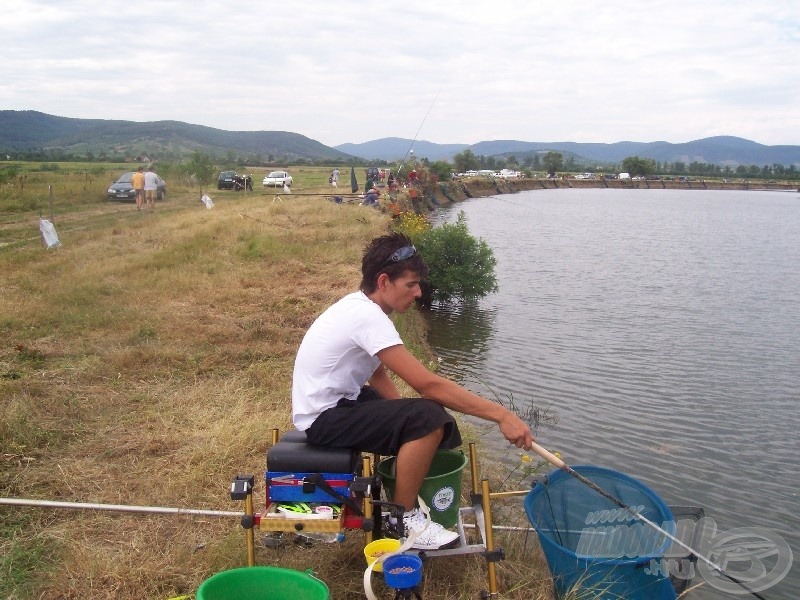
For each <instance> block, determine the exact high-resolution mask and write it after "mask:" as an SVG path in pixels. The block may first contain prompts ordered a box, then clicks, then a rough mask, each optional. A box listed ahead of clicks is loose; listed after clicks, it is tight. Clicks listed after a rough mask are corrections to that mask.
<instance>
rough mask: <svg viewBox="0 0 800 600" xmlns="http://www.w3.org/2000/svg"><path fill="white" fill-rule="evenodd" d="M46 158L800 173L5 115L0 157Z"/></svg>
mask: <svg viewBox="0 0 800 600" xmlns="http://www.w3.org/2000/svg"><path fill="white" fill-rule="evenodd" d="M37 150H42V153H43V155H46V157H48V158H50V159H52V158H53V157H54V155H55V157H57V155H58V153H59V152H61V153H64V154H76V155H87V154H89V153H91V154H93V155H100V156H102V155H103V154H106V155H110V156H114V157H128V158H130V157H134V156H138V155H143V154H151V155H155V156H157V157H161V158H177V157H182V156H185V155H187V154H190V153H192V152H194V151H200V152H205V153H208V154H211V155H212V156H216V157H230V156H231V155H234V156H239V157H242V156H244V157H245V158H248V159H250V158H252V159H254V160H256V161H269V162H272V161H279V162H291V161H296V160H301V159H302V160H312V161H320V162H322V161H328V162H331V163H333V162H339V163H341V162H356V161H358V160H359V159H360V160H361V161H367V162H368V161H395V160H404V159H407V158H408V156H410V155H411V154H412V152H413V156H414V157H416V158H428V159H429V160H451V159H452V158H453V156H455V155H456V154H458V153H459V152H464V151H465V150H470V151H471V152H472V153H473V154H475V155H476V156H487V157H488V156H497V157H507V156H510V155H514V156H516V158H517V159H518V160H519V161H522V160H524V159H525V158H526V157H527V156H529V155H533V154H540V155H541V154H544V153H546V152H549V151H555V152H561V153H563V154H565V155H567V156H568V157H573V158H574V159H575V162H576V163H580V164H585V165H587V166H588V165H591V164H592V163H593V162H595V163H597V164H598V165H600V164H611V163H620V162H622V160H624V159H625V158H627V157H629V156H640V157H642V158H650V159H653V160H655V161H657V162H670V163H673V162H683V163H686V164H690V163H692V162H700V163H709V164H718V165H722V166H732V167H733V166H738V165H758V166H764V165H770V166H771V165H774V164H780V165H784V166H790V165H794V166H796V167H800V146H790V145H776V146H767V145H764V144H759V143H757V142H754V141H752V140H747V139H744V138H740V137H736V136H714V137H708V138H702V139H698V140H692V141H689V142H683V143H671V142H666V141H653V142H633V141H619V142H614V143H599V142H525V141H520V140H486V141H481V142H477V143H475V144H439V143H435V142H429V141H426V140H411V139H405V138H399V137H386V138H380V139H376V140H371V141H368V142H363V143H358V144H356V143H345V144H339V145H337V146H333V147H331V146H326V145H324V144H322V143H321V142H319V141H317V140H314V139H311V138H308V137H306V136H303V135H301V134H298V133H292V132H288V131H227V130H223V129H216V128H213V127H207V126H205V125H193V124H190V123H185V122H183V121H171V120H165V121H144V122H138V121H126V120H106V119H77V118H72V117H60V116H55V115H48V114H46V113H41V112H38V111H33V110H25V111H15V110H0V151H3V152H5V153H6V154H9V155H11V154H13V153H15V152H31V151H37Z"/></svg>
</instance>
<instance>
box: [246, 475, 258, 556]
mask: <svg viewBox="0 0 800 600" xmlns="http://www.w3.org/2000/svg"><path fill="white" fill-rule="evenodd" d="M244 513H245V515H247V517H249V519H250V523H251V526H250V527H248V528H247V529H246V530H245V532H246V536H247V537H246V542H247V566H248V567H253V566H255V564H256V545H255V532H254V531H253V527H252V518H253V488H252V487H251V488H250V490H249V491H248V493H247V498H245V501H244Z"/></svg>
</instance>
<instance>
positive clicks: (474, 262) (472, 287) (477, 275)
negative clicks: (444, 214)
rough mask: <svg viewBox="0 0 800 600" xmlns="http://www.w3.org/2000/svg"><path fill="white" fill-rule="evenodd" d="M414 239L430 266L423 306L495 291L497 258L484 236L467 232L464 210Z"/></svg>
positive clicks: (424, 290)
mask: <svg viewBox="0 0 800 600" xmlns="http://www.w3.org/2000/svg"><path fill="white" fill-rule="evenodd" d="M414 243H415V244H416V246H417V249H418V250H419V252H420V254H421V255H422V257H423V258H424V259H425V262H426V263H427V264H428V268H429V269H430V273H429V276H428V281H427V282H426V285H425V286H423V292H424V293H423V297H422V298H421V299H420V303H421V304H422V305H423V306H430V305H431V304H433V303H440V304H444V303H449V302H463V301H470V300H477V299H479V298H483V297H484V296H488V295H489V294H491V293H492V292H496V291H497V279H496V278H495V275H494V267H495V265H496V264H497V260H496V259H495V258H494V253H493V252H492V249H491V248H490V247H489V245H488V244H487V243H486V242H485V241H484V240H481V239H478V238H475V237H473V236H472V235H470V233H469V230H468V229H467V218H466V215H465V214H464V212H463V211H461V212H459V213H458V219H457V220H456V222H455V223H445V224H444V225H440V226H438V227H434V228H432V229H429V230H427V231H424V232H422V233H420V234H419V236H418V237H417V238H416V239H414Z"/></svg>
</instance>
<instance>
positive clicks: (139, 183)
mask: <svg viewBox="0 0 800 600" xmlns="http://www.w3.org/2000/svg"><path fill="white" fill-rule="evenodd" d="M143 171H144V169H143V168H142V167H139V168H138V169H136V171H135V172H134V173H133V174H132V175H131V185H132V186H133V195H134V199H135V200H136V210H142V204H143V203H144V172H143Z"/></svg>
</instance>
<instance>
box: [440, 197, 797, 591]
mask: <svg viewBox="0 0 800 600" xmlns="http://www.w3.org/2000/svg"><path fill="white" fill-rule="evenodd" d="M460 210H464V211H465V213H466V215H467V222H468V225H469V229H470V231H471V232H472V233H473V234H474V235H476V236H479V237H482V238H483V239H485V240H486V241H487V242H488V243H489V245H490V246H491V247H492V249H493V251H494V254H495V257H496V258H497V260H498V264H497V267H496V273H497V277H498V282H499V285H500V291H499V293H497V294H494V295H492V296H491V297H489V298H487V299H484V300H482V301H481V302H480V303H479V304H478V305H477V306H471V307H460V308H457V309H437V310H435V311H434V312H433V314H432V315H431V316H430V320H431V323H430V324H431V332H430V341H431V343H432V344H433V347H434V349H435V351H436V352H437V354H438V355H439V356H440V357H441V359H442V371H443V373H444V374H446V375H448V376H450V377H452V378H454V379H456V380H459V381H461V382H463V383H465V385H467V386H468V387H470V388H471V389H474V390H475V391H476V392H479V393H481V394H484V395H488V394H490V392H489V389H492V390H494V392H495V393H496V394H498V395H500V396H501V397H508V395H511V396H513V399H514V402H515V403H516V404H517V405H518V406H524V405H529V406H537V407H540V408H546V407H550V408H552V409H553V411H554V412H556V413H557V414H558V419H559V421H558V423H557V424H556V425H554V426H546V427H543V428H541V429H540V430H539V432H538V440H539V442H540V443H541V444H542V445H544V446H545V447H547V448H550V449H558V450H559V451H561V452H562V454H563V456H564V459H565V460H566V461H567V462H568V463H571V464H595V465H599V466H604V467H608V468H612V469H616V470H619V471H622V472H625V473H627V474H629V475H631V476H633V477H636V478H637V479H640V480H641V481H643V482H645V483H646V484H648V485H650V486H651V487H652V488H653V489H655V490H656V491H657V492H658V493H659V494H660V495H661V497H662V498H663V499H664V500H665V501H666V502H667V503H668V504H670V505H693V506H701V507H703V508H704V509H705V511H706V516H708V517H711V518H713V519H714V520H715V521H716V522H717V525H718V527H719V529H720V531H727V530H730V529H733V528H738V527H762V528H767V529H769V530H771V531H773V532H775V533H777V534H778V535H780V536H781V537H782V538H784V539H785V540H786V541H787V542H788V544H789V546H790V547H791V548H792V550H793V552H794V555H795V558H796V560H795V565H794V567H793V568H792V571H791V572H790V574H789V576H788V577H787V578H786V579H784V581H783V582H781V583H780V584H778V585H777V586H774V587H772V588H770V589H768V590H765V591H764V592H763V593H762V594H763V595H764V596H765V597H767V598H785V599H789V598H791V599H796V598H798V597H800V569H799V568H798V567H800V534H799V533H798V532H799V531H800V517H799V516H798V511H799V510H800V496H798V493H799V492H798V488H799V487H800V475H799V474H798V472H800V441H798V440H799V439H800V410H799V407H798V400H800V385H798V381H799V380H800V375H799V374H800V195H798V194H797V193H788V192H719V191H679V190H569V189H567V190H537V191H533V192H524V193H519V194H514V195H504V196H499V197H496V198H481V199H473V200H470V201H467V202H464V203H461V204H459V205H457V206H456V207H454V208H447V209H441V210H439V211H437V213H435V214H434V221H438V222H443V221H453V220H454V219H455V216H456V213H457V212H458V211H460ZM505 448H506V444H504V443H503V440H502V439H500V436H499V434H498V435H497V436H496V439H495V443H494V452H495V453H497V454H499V455H502V454H504V453H505V450H504V449H505ZM698 580H699V578H698ZM698 580H696V581H695V582H697V581H698ZM706 587H707V586H706ZM725 597H733V596H730V595H725V594H722V593H720V592H715V591H713V590H706V591H700V592H698V593H694V592H693V593H692V594H691V595H690V596H689V598H703V599H706V598H725ZM738 597H749V596H747V595H745V596H738Z"/></svg>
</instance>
